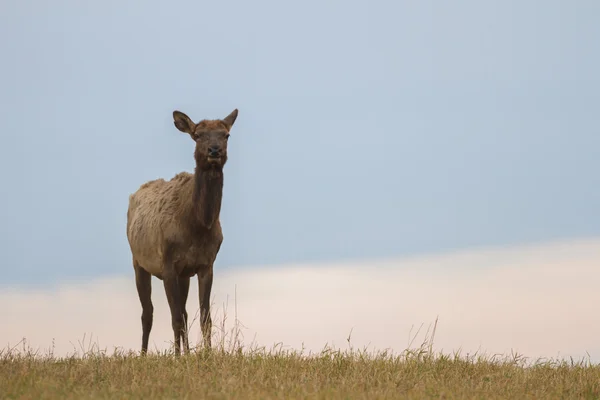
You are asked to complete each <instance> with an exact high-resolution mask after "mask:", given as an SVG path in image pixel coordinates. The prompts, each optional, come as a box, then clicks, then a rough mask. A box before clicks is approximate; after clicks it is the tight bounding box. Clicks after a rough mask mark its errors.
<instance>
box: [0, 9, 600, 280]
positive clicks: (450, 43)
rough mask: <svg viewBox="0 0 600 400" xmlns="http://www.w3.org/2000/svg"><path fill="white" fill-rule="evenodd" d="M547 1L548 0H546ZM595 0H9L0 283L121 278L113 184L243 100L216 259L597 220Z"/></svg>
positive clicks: (332, 255) (122, 189)
mask: <svg viewBox="0 0 600 400" xmlns="http://www.w3.org/2000/svg"><path fill="white" fill-rule="evenodd" d="M542 4H543V6H542ZM599 17H600V4H599V3H597V2H594V1H591V0H590V1H583V0H582V1H576V2H575V1H574V2H570V3H567V2H564V1H554V0H552V1H546V2H543V3H542V2H534V1H506V0H505V1H486V2H482V1H456V2H451V3H448V2H446V3H442V2H433V1H419V2H416V1H411V2H409V1H379V2H366V1H364V2H357V1H345V2H342V1H327V2H321V1H312V0H310V1H304V2H296V3H293V4H292V3H289V2H285V3H284V2H275V1H262V0H258V1H253V2H242V1H231V2H219V3H217V2H212V3H208V2H191V1H189V2H183V1H179V2H176V1H173V2H158V1H144V2H142V1H128V2H117V1H103V2H94V3H92V2H80V1H56V2H52V4H50V3H46V2H35V1H24V0H21V1H4V2H2V5H0V51H1V54H2V63H0V87H1V90H0V112H1V118H0V132H1V134H2V139H3V144H2V146H0V179H2V182H3V185H4V190H3V195H2V200H1V204H0V206H1V207H0V218H1V220H2V223H1V224H0V243H1V246H2V247H1V250H2V254H3V262H2V266H1V267H0V268H2V270H3V271H2V272H3V277H2V283H4V284H18V283H48V282H62V281H65V280H72V279H83V278H86V277H97V276H104V275H114V274H130V273H131V261H130V253H129V248H128V245H127V239H126V235H125V220H126V210H127V201H128V196H129V194H130V193H132V192H133V191H135V190H136V189H137V188H138V187H139V185H140V184H142V183H144V182H146V181H148V180H150V179H156V178H159V177H162V178H170V177H172V176H173V175H175V174H176V173H177V172H179V171H183V170H187V171H191V170H192V169H193V166H194V163H193V158H192V153H193V144H192V142H191V141H190V140H189V138H187V137H186V136H185V135H183V134H181V133H180V132H179V131H177V130H176V129H175V127H174V126H173V123H172V119H171V118H172V117H171V113H172V111H173V110H174V109H178V110H181V111H184V112H186V113H187V114H188V115H190V116H191V117H192V118H193V119H194V120H198V119H202V118H216V117H225V116H226V115H227V114H228V113H229V112H230V111H231V110H233V109H234V108H239V110H240V114H239V117H238V119H237V121H236V125H235V127H234V129H233V131H232V137H231V140H230V145H229V146H230V149H229V157H230V159H229V162H228V165H227V167H226V171H225V173H226V175H225V194H224V205H223V209H222V222H223V229H224V235H225V242H224V243H223V246H222V248H221V252H220V254H219V256H218V259H217V267H219V268H227V267H231V266H239V265H242V266H244V265H248V266H256V265H260V266H262V265H275V264H281V263H290V262H315V261H329V260H350V259H370V258H378V257H393V256H406V255H414V254H430V253H438V252H441V251H446V250H452V249H463V248H472V247H479V246H491V245H509V244H525V243H532V242H541V241H548V240H555V239H565V238H566V239H569V238H582V237H583V238H585V237H594V236H598V235H599V234H600V213H599V212H598V204H600V179H599V178H598V176H599V175H598V171H600V158H599V157H598V148H600V135H599V133H600V122H599V121H600V120H599V118H598V114H597V113H598V110H599V109H600V108H599V106H600V94H599V93H600V78H599V75H598V71H600V55H599V54H600V53H599V52H598V44H597V38H598V37H600V25H599V24H598V23H597V21H598V18H599Z"/></svg>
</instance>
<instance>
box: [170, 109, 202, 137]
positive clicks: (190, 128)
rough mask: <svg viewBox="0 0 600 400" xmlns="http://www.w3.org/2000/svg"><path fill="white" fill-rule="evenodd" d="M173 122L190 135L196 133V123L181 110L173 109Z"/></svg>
mask: <svg viewBox="0 0 600 400" xmlns="http://www.w3.org/2000/svg"><path fill="white" fill-rule="evenodd" d="M173 122H174V123H175V127H176V128H177V129H179V130H180V131H181V132H185V133H188V134H190V135H191V134H192V133H194V129H195V128H196V124H194V123H193V122H192V120H191V119H190V117H188V116H187V115H185V114H184V113H182V112H181V111H173Z"/></svg>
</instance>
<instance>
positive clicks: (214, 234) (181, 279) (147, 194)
mask: <svg viewBox="0 0 600 400" xmlns="http://www.w3.org/2000/svg"><path fill="white" fill-rule="evenodd" d="M236 118H237V110H234V111H233V112H232V113H231V114H229V115H228V116H227V117H226V118H224V119H222V120H203V121H200V122H199V123H197V124H195V123H194V122H192V121H191V120H190V118H189V117H188V116H187V115H185V114H183V113H181V112H179V111H174V112H173V119H174V124H175V126H176V127H177V129H179V130H180V131H182V132H185V133H188V134H189V135H190V137H191V138H192V139H193V140H194V141H195V143H196V148H195V151H194V158H195V160H196V169H195V172H194V174H190V173H187V172H181V173H179V174H177V175H175V177H173V178H172V179H171V180H170V181H165V180H164V179H157V180H153V181H150V182H146V183H144V184H143V185H141V186H140V188H139V189H138V190H137V191H136V192H135V193H133V194H132V195H130V196H129V208H128V210H127V239H128V241H129V246H130V248H131V253H132V256H133V267H134V270H135V276H136V286H137V290H138V295H139V298H140V303H141V305H142V354H145V353H146V352H147V349H148V340H149V336H150V330H151V329H152V318H153V317H152V315H153V306H152V301H151V290H152V288H151V277H152V276H155V277H157V278H159V279H161V280H162V281H163V283H164V286H165V291H166V294H167V300H168V301H169V307H170V309H171V319H172V326H173V333H174V337H175V351H176V353H177V354H179V353H180V352H181V338H182V337H183V341H184V347H185V351H186V352H188V351H189V343H188V337H187V329H186V324H187V312H186V309H185V304H186V301H187V296H188V291H189V280H190V278H191V277H193V276H194V275H198V292H199V300H200V322H201V326H202V332H203V336H204V341H205V345H206V346H210V344H211V343H210V340H211V334H210V331H211V326H212V322H211V317H210V303H209V300H210V292H211V288H212V280H213V264H214V261H215V259H216V257H217V253H218V252H219V249H220V247H221V243H222V241H223V233H222V231H221V223H220V221H219V214H220V211H221V200H222V195H223V167H224V165H225V163H226V162H227V139H228V137H229V131H230V130H231V127H232V126H233V124H234V122H235V119H236Z"/></svg>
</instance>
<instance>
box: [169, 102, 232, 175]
mask: <svg viewBox="0 0 600 400" xmlns="http://www.w3.org/2000/svg"><path fill="white" fill-rule="evenodd" d="M237 115H238V110H237V108H236V109H235V110H233V111H232V112H231V114H229V115H228V116H227V117H225V118H223V119H215V120H207V119H204V120H202V121H200V122H198V123H197V124H195V123H194V122H193V121H192V120H191V119H190V117H188V116H187V115H185V114H184V113H182V112H181V111H173V122H174V123H175V127H177V129H179V130H180V131H181V132H184V133H187V134H189V135H190V137H191V138H192V139H193V140H194V142H196V150H195V151H194V158H195V159H196V164H197V166H198V167H199V168H201V169H202V170H208V169H220V168H223V166H224V165H225V163H226V162H227V140H228V139H229V131H230V130H231V127H232V126H233V123H234V122H235V119H236V118H237Z"/></svg>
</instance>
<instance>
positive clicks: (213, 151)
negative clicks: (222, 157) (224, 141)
mask: <svg viewBox="0 0 600 400" xmlns="http://www.w3.org/2000/svg"><path fill="white" fill-rule="evenodd" d="M220 153H221V149H220V148H219V146H210V147H209V148H208V155H209V156H211V157H214V156H218V155H219V154H220Z"/></svg>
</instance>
